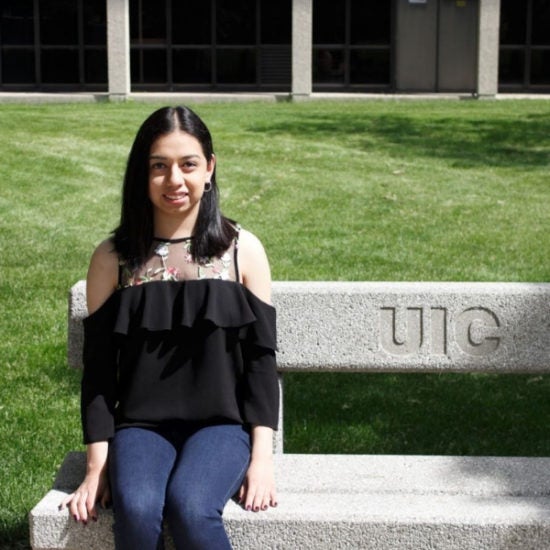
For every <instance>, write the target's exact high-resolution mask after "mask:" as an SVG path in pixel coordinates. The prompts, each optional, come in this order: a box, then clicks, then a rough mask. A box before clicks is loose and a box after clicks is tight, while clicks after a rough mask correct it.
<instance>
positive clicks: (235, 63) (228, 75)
mask: <svg viewBox="0 0 550 550" xmlns="http://www.w3.org/2000/svg"><path fill="white" fill-rule="evenodd" d="M217 80H218V83H220V84H253V83H254V82H255V81H256V53H255V51H254V50H253V49H246V50H244V49H243V50H241V49H231V50H225V49H220V50H219V51H218V52H217Z"/></svg>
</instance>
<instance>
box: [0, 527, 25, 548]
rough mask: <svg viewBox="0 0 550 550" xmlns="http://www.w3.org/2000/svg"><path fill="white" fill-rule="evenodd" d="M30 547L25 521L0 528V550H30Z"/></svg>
mask: <svg viewBox="0 0 550 550" xmlns="http://www.w3.org/2000/svg"><path fill="white" fill-rule="evenodd" d="M30 548H31V545H30V541H29V524H28V522H27V521H22V522H21V523H19V524H18V525H13V526H11V527H10V528H2V529H1V530H0V550H8V549H9V550H30Z"/></svg>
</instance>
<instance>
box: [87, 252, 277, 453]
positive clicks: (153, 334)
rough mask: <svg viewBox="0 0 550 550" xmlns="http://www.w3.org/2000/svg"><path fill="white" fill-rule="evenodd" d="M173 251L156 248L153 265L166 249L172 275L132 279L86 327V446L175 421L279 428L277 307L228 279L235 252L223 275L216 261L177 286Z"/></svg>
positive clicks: (158, 272)
mask: <svg viewBox="0 0 550 550" xmlns="http://www.w3.org/2000/svg"><path fill="white" fill-rule="evenodd" d="M174 244H175V243H172V244H170V242H166V241H165V242H162V243H161V244H160V245H158V246H157V247H156V249H155V252H154V253H153V254H152V256H151V258H152V259H153V260H154V257H155V256H157V260H158V259H159V253H158V252H159V250H160V252H161V253H162V254H163V255H160V260H162V265H163V266H164V267H161V268H160V269H157V268H155V267H154V266H153V267H147V269H145V271H147V270H148V271H147V272H148V273H149V275H152V274H154V277H150V278H149V279H147V280H146V281H145V282H144V281H142V280H141V279H140V277H141V276H140V275H139V274H137V275H136V273H134V274H133V277H134V278H131V277H130V278H128V277H126V281H125V283H124V284H123V285H122V286H121V288H119V289H118V290H117V291H116V292H115V293H114V294H112V295H111V296H110V297H109V299H108V300H107V301H106V302H105V303H104V304H103V305H102V306H101V307H100V308H99V309H98V310H97V311H95V312H94V313H93V314H92V315H90V316H88V317H87V318H85V319H84V350H83V360H84V373H83V378H82V394H81V414H82V426H83V434H84V442H85V443H93V442H96V441H105V440H109V439H110V438H112V436H113V435H114V432H115V430H116V429H119V428H122V427H126V426H142V427H158V426H160V425H162V424H163V423H166V422H171V421H189V422H205V423H222V422H226V423H227V422H229V423H242V424H250V425H261V426H268V427H271V428H273V429H277V423H278V415H279V410H278V409H279V387H278V381H277V372H276V358H275V351H276V312H275V308H274V307H273V306H271V305H270V304H267V303H266V302H263V301H262V300H260V299H259V298H258V297H257V296H256V295H254V294H253V293H252V292H250V291H249V290H248V289H247V288H246V287H244V286H243V285H242V284H240V283H239V282H238V280H229V279H227V278H226V275H227V273H228V270H227V269H226V268H227V266H228V263H229V259H232V258H231V255H230V254H229V255H225V256H224V257H223V260H222V259H219V260H220V261H219V262H218V263H219V265H220V266H222V267H221V268H220V269H217V268H216V265H217V264H216V262H212V261H211V260H210V261H208V262H205V263H204V264H203V266H202V269H203V271H202V272H201V271H200V269H201V266H198V268H197V273H199V274H200V273H202V274H203V275H204V274H205V273H207V275H206V276H205V277H204V278H197V279H183V280H181V279H178V273H176V269H175V268H174V266H173V265H168V263H169V262H168V261H167V260H168V259H169V255H168V253H167V252H166V250H165V249H163V248H162V247H163V246H168V245H170V246H171V247H173V245H174ZM234 257H235V258H236V254H234ZM189 263H190V261H188V264H189ZM205 266H206V268H207V269H206V271H204V270H205ZM183 267H187V268H188V267H189V265H187V266H183ZM235 267H236V266H235ZM233 271H235V270H233ZM216 273H217V275H219V276H218V277H216V278H214V277H215V275H216ZM155 277H156V278H155ZM237 278H238V275H237Z"/></svg>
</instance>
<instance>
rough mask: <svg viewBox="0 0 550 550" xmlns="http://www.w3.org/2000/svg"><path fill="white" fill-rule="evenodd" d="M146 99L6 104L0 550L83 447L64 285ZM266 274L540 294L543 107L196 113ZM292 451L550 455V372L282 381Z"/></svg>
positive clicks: (547, 116)
mask: <svg viewBox="0 0 550 550" xmlns="http://www.w3.org/2000/svg"><path fill="white" fill-rule="evenodd" d="M154 108H155V106H153V105H151V104H136V103H127V104H117V105H109V104H101V105H100V104H93V105H56V106H53V105H50V106H36V105H33V106H31V105H0V128H1V133H0V146H1V151H2V162H1V163H0V176H1V177H0V186H1V193H0V220H1V221H0V254H1V266H0V308H1V309H0V311H1V315H0V334H1V339H0V362H1V363H0V456H1V457H2V469H1V470H0V503H1V504H2V506H1V507H0V547H2V548H3V547H6V548H11V547H14V546H15V545H16V544H19V545H21V547H23V546H24V544H25V542H24V541H25V540H26V537H27V529H28V528H27V523H26V514H27V512H28V511H29V510H30V508H32V506H33V505H34V504H35V503H36V502H37V501H38V500H39V499H40V498H41V496H42V495H43V494H44V493H45V492H46V490H47V489H48V487H49V486H50V484H51V481H52V477H53V475H54V473H55V470H56V467H57V465H59V463H60V462H61V460H62V459H63V456H64V454H65V453H66V452H67V451H69V450H74V449H77V448H80V447H81V445H80V432H79V412H78V391H79V373H75V372H71V371H70V370H69V369H68V367H67V366H66V309H67V292H68V289H69V288H70V286H71V285H72V284H73V283H74V282H76V281H77V280H79V279H82V278H84V277H85V274H86V268H87V262H88V258H89V256H90V253H91V251H92V250H93V248H94V246H95V244H97V243H98V242H99V241H100V240H102V239H103V238H104V237H105V236H106V235H107V234H108V233H109V231H110V230H111V229H112V228H113V227H114V226H115V225H116V223H117V216H118V211H119V202H118V200H119V191H120V181H121V177H122V173H123V169H124V163H125V159H126V155H127V152H128V149H129V147H130V145H131V142H132V139H133V136H134V134H135V131H136V130H137V127H138V125H139V124H140V123H141V121H142V120H143V119H144V118H145V117H146V116H147V114H149V113H150V112H151V111H152V110H153V109H154ZM196 110H197V112H199V114H201V115H202V116H203V117H204V119H205V120H206V122H207V123H208V125H209V126H210V129H211V131H212V133H213V136H214V143H215V148H216V154H217V157H218V181H219V184H220V187H221V189H222V201H223V202H222V204H223V209H224V211H225V213H226V214H227V215H228V216H230V217H232V218H234V219H237V220H239V222H240V223H241V224H242V225H243V226H245V227H247V228H248V229H250V230H252V231H253V232H255V233H256V234H257V235H258V236H259V237H260V238H261V239H262V241H263V242H264V245H265V246H266V249H267V251H268V254H269V257H270V260H271V264H272V271H273V277H274V279H276V280H387V281H404V280H423V281H427V280H440V281H451V280H457V281H549V280H550V245H549V240H548V237H547V235H548V217H549V213H550V182H549V177H548V172H549V170H548V169H549V165H550V140H549V138H548V136H549V135H550V102H547V101H544V100H541V101H525V102H519V101H516V102H476V101H456V102H454V101H433V102H394V101H388V102H384V101H369V102H364V103H362V102H350V103H342V102H312V103H299V104H290V103H277V104H264V103H261V104H260V103H256V104H254V103H250V104H234V103H231V104H200V105H197V106H196ZM286 380H287V383H286V392H285V395H286V397H285V400H286V403H285V411H286V415H285V448H286V451H287V452H349V453H356V452H362V453H427V454H430V453H431V454H450V453H455V454H496V455H498V454H501V455H522V454H527V455H546V456H550V439H549V438H548V435H547V428H546V427H547V425H548V420H549V416H550V415H549V413H550V400H549V399H548V395H549V390H550V378H549V377H546V376H544V377H540V376H537V377H535V376H503V377H498V376H480V375H477V376H467V375H456V374H455V375H450V374H449V375H437V376H436V375H357V374H353V375H341V374H335V375H315V374H308V375H297V374H293V375H287V377H286Z"/></svg>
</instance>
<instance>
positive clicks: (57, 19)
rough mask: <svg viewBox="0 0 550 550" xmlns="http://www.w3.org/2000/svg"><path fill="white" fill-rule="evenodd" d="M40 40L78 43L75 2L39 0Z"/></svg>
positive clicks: (54, 42)
mask: <svg viewBox="0 0 550 550" xmlns="http://www.w3.org/2000/svg"><path fill="white" fill-rule="evenodd" d="M39 6H40V8H39V10H40V41H41V43H42V44H53V45H74V46H76V45H77V44H78V13H77V7H78V6H77V2H74V0H40V3H39Z"/></svg>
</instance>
